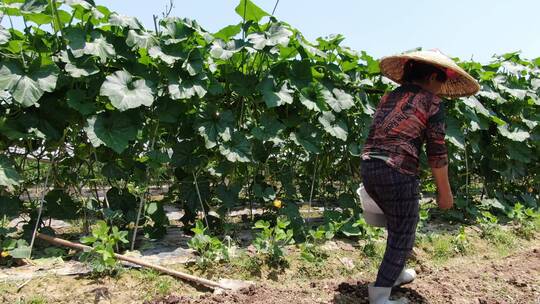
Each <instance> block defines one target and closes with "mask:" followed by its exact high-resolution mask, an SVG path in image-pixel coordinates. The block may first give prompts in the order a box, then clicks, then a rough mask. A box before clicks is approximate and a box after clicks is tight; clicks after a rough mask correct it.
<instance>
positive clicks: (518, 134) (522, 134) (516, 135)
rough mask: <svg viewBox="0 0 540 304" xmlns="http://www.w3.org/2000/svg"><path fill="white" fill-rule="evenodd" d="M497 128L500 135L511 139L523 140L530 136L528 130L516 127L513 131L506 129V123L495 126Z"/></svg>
mask: <svg viewBox="0 0 540 304" xmlns="http://www.w3.org/2000/svg"><path fill="white" fill-rule="evenodd" d="M497 129H498V130H499V133H500V134H501V135H502V136H504V137H506V138H508V139H511V140H513V141H519V142H523V141H525V140H527V139H528V138H529V137H531V134H530V133H529V132H526V131H523V130H521V129H516V130H514V131H510V130H508V125H503V126H497Z"/></svg>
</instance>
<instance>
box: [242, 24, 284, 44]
mask: <svg viewBox="0 0 540 304" xmlns="http://www.w3.org/2000/svg"><path fill="white" fill-rule="evenodd" d="M292 34H293V32H292V31H291V30H289V29H288V28H286V27H285V26H282V25H279V24H272V26H270V29H269V30H268V31H267V32H264V33H253V34H249V35H248V36H247V37H246V38H247V39H248V41H249V42H251V44H252V45H253V48H254V49H256V50H262V49H264V48H265V47H267V46H276V45H281V46H287V45H288V44H289V40H290V38H291V36H292Z"/></svg>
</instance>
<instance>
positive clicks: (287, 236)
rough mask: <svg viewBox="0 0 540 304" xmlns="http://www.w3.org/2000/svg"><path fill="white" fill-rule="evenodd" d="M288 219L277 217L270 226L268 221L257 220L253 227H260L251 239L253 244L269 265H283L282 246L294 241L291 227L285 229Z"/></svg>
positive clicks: (284, 260) (284, 261)
mask: <svg viewBox="0 0 540 304" xmlns="http://www.w3.org/2000/svg"><path fill="white" fill-rule="evenodd" d="M289 224H290V221H289V220H286V219H284V218H282V217H278V218H277V222H276V225H275V226H273V227H272V226H270V222H268V221H265V220H259V221H257V222H256V223H255V227H254V228H255V229H261V231H260V232H259V233H258V234H257V237H256V238H255V240H254V241H253V246H254V247H255V249H256V250H257V253H258V254H259V255H262V256H263V257H264V260H265V261H266V262H267V264H268V265H269V266H272V267H273V266H278V267H279V266H285V265H286V262H287V261H286V259H285V257H284V253H283V248H284V247H285V246H286V245H290V244H293V243H294V240H293V231H292V229H287V227H288V226H289Z"/></svg>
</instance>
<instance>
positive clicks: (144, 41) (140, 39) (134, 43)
mask: <svg viewBox="0 0 540 304" xmlns="http://www.w3.org/2000/svg"><path fill="white" fill-rule="evenodd" d="M126 44H127V45H128V46H130V47H134V48H137V49H150V48H152V47H153V46H155V45H157V44H158V40H157V38H156V37H155V36H154V35H153V34H152V33H149V32H144V31H143V32H138V31H135V30H129V32H128V36H127V39H126Z"/></svg>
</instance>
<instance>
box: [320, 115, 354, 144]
mask: <svg viewBox="0 0 540 304" xmlns="http://www.w3.org/2000/svg"><path fill="white" fill-rule="evenodd" d="M318 120H319V122H320V123H321V124H322V125H323V127H324V130H325V131H326V132H327V133H328V134H330V135H332V136H334V137H336V138H339V139H341V140H343V141H347V135H348V134H349V130H348V128H347V124H346V123H345V122H344V121H343V120H341V119H339V120H337V121H336V117H335V115H334V114H332V112H331V111H328V112H323V113H322V115H321V116H319V119H318Z"/></svg>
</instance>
